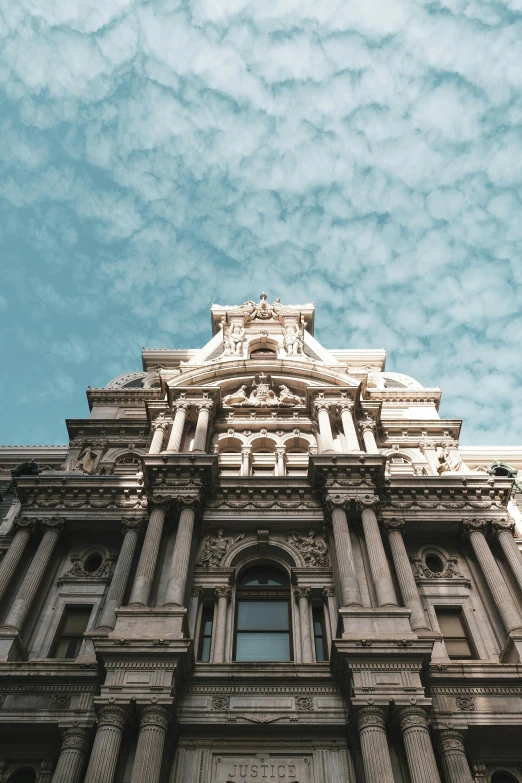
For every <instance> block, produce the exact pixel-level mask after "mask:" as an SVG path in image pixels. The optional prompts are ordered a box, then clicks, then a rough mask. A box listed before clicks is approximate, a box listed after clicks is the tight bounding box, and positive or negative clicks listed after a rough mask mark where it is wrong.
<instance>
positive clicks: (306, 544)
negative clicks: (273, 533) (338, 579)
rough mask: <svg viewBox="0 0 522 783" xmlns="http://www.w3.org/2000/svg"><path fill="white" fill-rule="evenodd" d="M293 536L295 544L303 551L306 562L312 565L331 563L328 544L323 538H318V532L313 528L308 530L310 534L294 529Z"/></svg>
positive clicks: (322, 565)
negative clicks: (304, 534) (303, 533)
mask: <svg viewBox="0 0 522 783" xmlns="http://www.w3.org/2000/svg"><path fill="white" fill-rule="evenodd" d="M291 536H292V539H293V543H294V546H296V547H297V549H298V550H299V551H300V552H301V554H302V555H303V558H304V560H305V563H306V565H307V566H310V567H312V568H313V567H316V568H317V567H323V568H324V567H327V566H329V565H330V560H329V558H328V546H327V544H326V542H325V541H323V539H321V538H316V532H315V530H314V529H313V528H311V529H310V530H309V531H308V535H306V536H303V535H301V534H300V533H297V532H296V531H295V530H292V532H291Z"/></svg>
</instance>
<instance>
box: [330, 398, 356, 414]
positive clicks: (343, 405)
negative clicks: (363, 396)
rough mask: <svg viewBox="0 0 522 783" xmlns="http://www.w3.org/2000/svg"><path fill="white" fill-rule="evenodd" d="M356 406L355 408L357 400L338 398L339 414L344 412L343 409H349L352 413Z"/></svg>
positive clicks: (336, 406) (337, 407) (336, 407)
mask: <svg viewBox="0 0 522 783" xmlns="http://www.w3.org/2000/svg"><path fill="white" fill-rule="evenodd" d="M354 408H355V400H338V401H337V403H336V405H335V410H336V411H337V413H338V415H339V416H340V415H341V414H342V412H343V411H349V412H350V413H353V410H354Z"/></svg>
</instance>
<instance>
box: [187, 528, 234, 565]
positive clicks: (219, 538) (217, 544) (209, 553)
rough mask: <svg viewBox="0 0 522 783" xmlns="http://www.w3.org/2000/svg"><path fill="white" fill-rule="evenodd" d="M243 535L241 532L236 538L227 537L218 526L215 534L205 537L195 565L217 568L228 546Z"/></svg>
mask: <svg viewBox="0 0 522 783" xmlns="http://www.w3.org/2000/svg"><path fill="white" fill-rule="evenodd" d="M244 537H245V534H244V533H241V534H240V535H239V536H237V537H236V538H227V537H226V536H225V533H224V531H223V528H219V530H217V531H216V535H215V536H212V535H210V536H207V537H206V538H205V543H204V545H203V551H202V553H201V556H200V558H199V561H198V563H197V565H199V566H203V567H204V568H219V566H220V565H221V563H222V561H223V558H224V557H225V555H226V553H227V552H228V550H229V549H230V547H231V546H233V545H234V544H235V543H236V542H237V541H241V540H242V539H243V538H244Z"/></svg>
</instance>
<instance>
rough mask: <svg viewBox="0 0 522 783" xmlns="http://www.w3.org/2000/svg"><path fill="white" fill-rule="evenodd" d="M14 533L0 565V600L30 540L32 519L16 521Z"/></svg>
mask: <svg viewBox="0 0 522 783" xmlns="http://www.w3.org/2000/svg"><path fill="white" fill-rule="evenodd" d="M14 526H15V528H16V533H15V535H14V538H13V540H12V541H11V544H10V546H9V549H8V550H7V552H6V553H5V555H4V558H3V560H2V562H1V563H0V600H1V599H2V598H3V596H4V593H5V591H6V590H7V588H8V587H9V584H10V582H11V579H12V578H13V574H14V573H15V571H16V569H17V568H18V564H19V562H20V560H21V559H22V555H23V553H24V551H25V547H26V546H27V543H28V541H29V539H30V538H31V532H32V531H33V530H34V526H35V520H34V519H17V520H16V521H15V523H14Z"/></svg>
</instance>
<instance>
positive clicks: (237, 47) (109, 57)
mask: <svg viewBox="0 0 522 783" xmlns="http://www.w3.org/2000/svg"><path fill="white" fill-rule="evenodd" d="M0 39H1V40H0V126H1V127H0V138H1V140H2V141H1V144H0V169H1V171H0V242H1V251H0V252H1V256H0V264H1V278H0V281H1V282H0V323H1V329H0V344H1V350H2V360H3V372H2V374H1V376H0V397H1V410H2V421H1V424H0V443H5V444H15V443H19V444H24V443H26V444H29V443H48V444H52V443H64V442H65V428H64V425H63V419H64V418H65V417H71V418H74V417H81V416H83V415H86V414H87V404H86V400H85V394H84V391H85V389H86V387H87V386H88V385H91V386H103V385H105V384H106V383H107V382H108V381H109V380H110V379H111V378H113V377H114V376H116V375H118V374H120V373H122V372H125V371H132V370H135V369H140V368H141V361H140V351H141V348H142V347H143V346H147V347H197V346H199V345H202V344H203V343H204V342H206V340H207V339H208V337H209V335H210V319H209V312H208V311H209V306H210V304H211V303H212V302H221V303H230V304H233V303H240V302H242V301H243V300H244V299H249V298H253V299H257V297H258V295H259V293H260V291H261V290H263V289H265V290H266V291H267V293H268V294H269V298H270V299H271V300H273V299H274V298H275V297H277V296H279V297H280V298H281V299H282V301H284V302H305V301H310V300H313V301H315V303H316V308H317V316H316V323H317V330H316V336H317V337H318V339H319V340H321V341H322V342H323V343H324V344H325V345H326V346H327V347H354V348H361V347H373V348H381V347H384V348H386V350H387V352H388V362H387V369H389V370H393V371H397V372H404V373H407V374H410V375H413V376H414V377H415V378H417V379H418V380H419V381H420V382H421V383H423V384H424V385H425V386H436V385H440V386H441V387H442V389H443V404H442V409H441V413H442V415H444V416H447V417H458V418H464V420H465V424H464V429H463V437H462V442H463V443H468V444H469V443H476V444H487V443H505V444H514V443H522V406H521V405H520V390H521V380H522V362H521V357H520V335H521V333H522V318H521V316H520V305H521V282H522V261H521V258H520V252H521V238H522V219H521V197H522V100H521V94H522V0H506V1H505V2H485V1H484V0H468V1H464V0H444V1H441V2H437V1H436V0H435V1H434V2H429V3H428V2H425V3H417V2H411V0H406V1H404V2H403V0H349V1H347V0H339V1H337V0H299V1H298V0H265V1H264V2H259V0H226V2H223V0H195V1H194V2H174V1H171V2H162V1H161V0H154V1H153V0H150V2H144V1H143V0H134V1H132V0H106V1H105V2H103V3H101V2H99V0H68V2H66V3H64V2H63V0H38V1H37V0H17V2H16V3H13V2H12V0H0Z"/></svg>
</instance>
